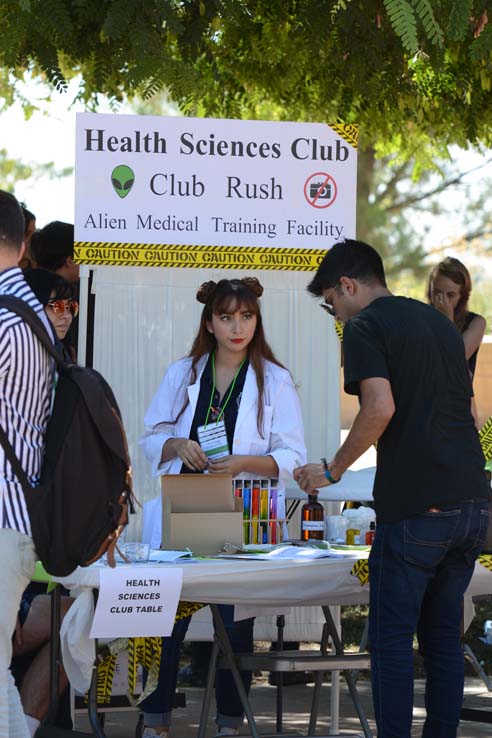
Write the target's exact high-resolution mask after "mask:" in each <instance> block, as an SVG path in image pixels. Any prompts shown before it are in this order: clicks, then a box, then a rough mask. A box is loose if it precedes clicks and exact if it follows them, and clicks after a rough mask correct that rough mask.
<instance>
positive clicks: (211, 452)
mask: <svg viewBox="0 0 492 738" xmlns="http://www.w3.org/2000/svg"><path fill="white" fill-rule="evenodd" d="M196 432H197V435H198V441H199V443H200V446H201V447H202V449H203V451H204V453H205V455H206V456H207V458H209V459H211V460H212V461H215V460H216V459H221V458H222V457H223V456H229V444H228V442H227V434H226V427H225V423H224V421H223V420H219V421H218V422H217V423H215V422H212V423H209V424H208V425H200V426H198V428H197V429H196Z"/></svg>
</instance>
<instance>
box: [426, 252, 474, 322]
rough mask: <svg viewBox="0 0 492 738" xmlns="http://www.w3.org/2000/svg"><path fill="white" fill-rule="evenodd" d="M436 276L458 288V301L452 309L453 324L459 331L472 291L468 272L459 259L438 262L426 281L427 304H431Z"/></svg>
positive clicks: (452, 258) (451, 258)
mask: <svg viewBox="0 0 492 738" xmlns="http://www.w3.org/2000/svg"><path fill="white" fill-rule="evenodd" d="M438 276H441V277H447V278H448V279H450V280H451V281H452V282H454V283H455V284H457V285H458V287H459V288H460V299H459V300H458V303H457V304H456V307H455V309H454V322H455V324H456V326H457V327H458V328H459V329H460V330H461V328H462V327H463V324H464V322H465V318H466V315H467V313H468V300H469V299H470V293H471V290H472V281H471V277H470V272H469V271H468V269H467V268H466V266H465V265H464V264H463V263H462V262H461V261H460V260H459V259H455V258H454V257H453V256H448V257H446V259H444V260H443V261H441V262H439V264H438V265H437V266H435V267H434V269H433V270H432V271H431V273H430V274H429V279H428V280H427V290H426V296H427V302H428V303H429V304H430V303H431V302H432V289H433V287H434V280H435V279H436V277H438Z"/></svg>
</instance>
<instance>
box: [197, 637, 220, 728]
mask: <svg viewBox="0 0 492 738" xmlns="http://www.w3.org/2000/svg"><path fill="white" fill-rule="evenodd" d="M218 657H219V644H218V643H217V640H216V639H215V636H214V645H213V646H212V654H211V656H210V663H209V665H208V671H207V683H206V685H205V694H204V695H203V701H202V709H201V712H200V722H199V723H198V738H205V735H206V733H207V723H208V715H209V713H210V702H211V700H212V692H213V689H214V681H215V672H216V669H217V660H218Z"/></svg>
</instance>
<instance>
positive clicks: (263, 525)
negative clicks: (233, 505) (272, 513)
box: [260, 479, 269, 543]
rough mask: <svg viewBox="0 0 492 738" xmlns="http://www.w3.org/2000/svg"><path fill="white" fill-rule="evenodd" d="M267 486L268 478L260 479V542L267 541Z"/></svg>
mask: <svg viewBox="0 0 492 738" xmlns="http://www.w3.org/2000/svg"><path fill="white" fill-rule="evenodd" d="M268 488H269V480H268V479H262V480H261V483H260V521H261V522H260V534H261V536H260V538H261V540H260V543H268ZM263 521H264V522H263Z"/></svg>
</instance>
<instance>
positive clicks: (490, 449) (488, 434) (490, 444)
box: [478, 417, 492, 461]
mask: <svg viewBox="0 0 492 738" xmlns="http://www.w3.org/2000/svg"><path fill="white" fill-rule="evenodd" d="M478 437H479V439H480V445H481V446H482V451H483V455H484V456H485V461H490V460H491V459H492V417H491V418H489V419H488V420H486V421H485V423H484V424H483V426H482V427H481V428H480V430H479V432H478Z"/></svg>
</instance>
